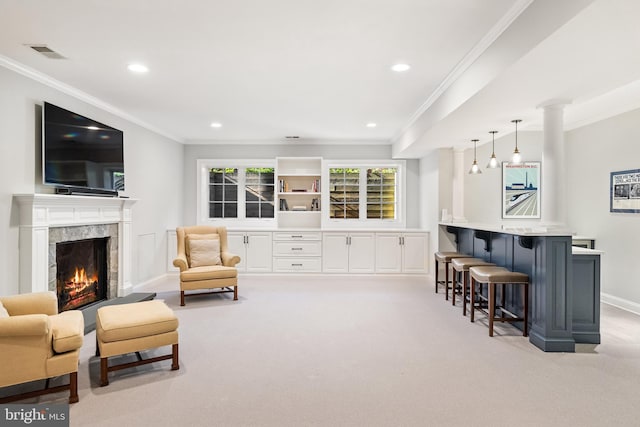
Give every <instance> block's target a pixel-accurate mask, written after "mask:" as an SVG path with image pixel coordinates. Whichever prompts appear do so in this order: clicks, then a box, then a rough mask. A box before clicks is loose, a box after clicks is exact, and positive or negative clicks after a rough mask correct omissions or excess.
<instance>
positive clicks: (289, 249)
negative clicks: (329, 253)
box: [273, 241, 322, 256]
mask: <svg viewBox="0 0 640 427" xmlns="http://www.w3.org/2000/svg"><path fill="white" fill-rule="evenodd" d="M321 254H322V243H321V242H320V241H300V242H291V241H287V242H273V255H274V256H279V255H285V256H300V255H305V256H309V255H318V256H319V255H321Z"/></svg>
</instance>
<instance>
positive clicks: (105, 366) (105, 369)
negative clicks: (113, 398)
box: [100, 357, 109, 387]
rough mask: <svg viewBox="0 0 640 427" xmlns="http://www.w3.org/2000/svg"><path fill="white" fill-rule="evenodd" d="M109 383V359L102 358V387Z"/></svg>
mask: <svg viewBox="0 0 640 427" xmlns="http://www.w3.org/2000/svg"><path fill="white" fill-rule="evenodd" d="M106 385H109V359H108V358H107V357H102V358H100V387H104V386H106Z"/></svg>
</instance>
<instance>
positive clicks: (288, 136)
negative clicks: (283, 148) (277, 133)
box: [285, 135, 300, 139]
mask: <svg viewBox="0 0 640 427" xmlns="http://www.w3.org/2000/svg"><path fill="white" fill-rule="evenodd" d="M285 138H287V139H300V137H299V136H298V135H287V136H285Z"/></svg>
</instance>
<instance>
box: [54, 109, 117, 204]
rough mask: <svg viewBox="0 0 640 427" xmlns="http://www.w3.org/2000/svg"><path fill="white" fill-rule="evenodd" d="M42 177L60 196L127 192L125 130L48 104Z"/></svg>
mask: <svg viewBox="0 0 640 427" xmlns="http://www.w3.org/2000/svg"><path fill="white" fill-rule="evenodd" d="M42 116H43V126H42V130H43V137H42V155H43V156H42V177H43V182H44V184H47V185H53V186H55V187H56V189H57V190H58V192H63V193H89V194H107V195H117V194H118V191H124V150H123V134H122V131H121V130H118V129H115V128H112V127H111V126H107V125H105V124H104V123H100V122H97V121H95V120H92V119H90V118H88V117H85V116H82V115H80V114H76V113H74V112H71V111H68V110H65V109H64V108H60V107H57V106H55V105H53V104H49V103H48V102H45V103H44V109H43V115H42Z"/></svg>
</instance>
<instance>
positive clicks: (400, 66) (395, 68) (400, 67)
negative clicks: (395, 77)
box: [391, 64, 411, 73]
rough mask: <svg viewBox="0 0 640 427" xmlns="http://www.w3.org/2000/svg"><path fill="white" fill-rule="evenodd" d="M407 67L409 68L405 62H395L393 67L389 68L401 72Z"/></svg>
mask: <svg viewBox="0 0 640 427" xmlns="http://www.w3.org/2000/svg"><path fill="white" fill-rule="evenodd" d="M409 68H411V67H410V66H409V65H407V64H396V65H394V66H393V67H391V69H392V70H393V71H397V72H398V73H401V72H403V71H407V70H408V69H409Z"/></svg>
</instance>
